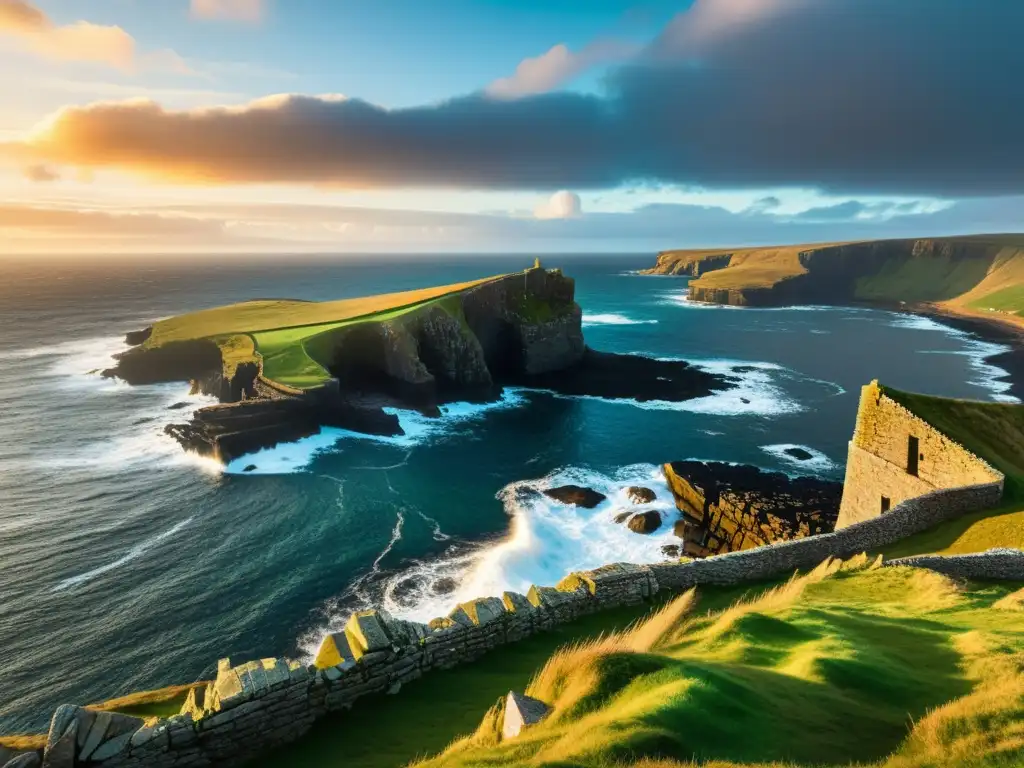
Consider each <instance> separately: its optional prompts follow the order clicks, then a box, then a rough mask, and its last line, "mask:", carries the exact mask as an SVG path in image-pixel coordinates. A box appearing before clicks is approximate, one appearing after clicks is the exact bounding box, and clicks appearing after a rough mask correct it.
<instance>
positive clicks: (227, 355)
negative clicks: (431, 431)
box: [143, 276, 501, 389]
mask: <svg viewBox="0 0 1024 768" xmlns="http://www.w3.org/2000/svg"><path fill="white" fill-rule="evenodd" d="M500 277H501V276H497V277H488V278H484V279H481V280H473V281H470V282H466V283H456V284H453V285H442V286H435V287H431V288H424V289H421V290H415V291H402V292H399V293H387V294H381V295H378V296H366V297H360V298H355V299H341V300H338V301H325V302H312V301H296V300H291V299H267V300H256V301H246V302H242V303H240V304H231V305H229V306H224V307H215V308H213V309H205V310H201V311H199V312H190V313H188V314H184V315H178V316H176V317H172V318H168V319H167V320H161V321H160V322H158V323H156V324H154V325H153V328H152V333H150V335H149V337H148V338H147V339H146V341H145V342H144V343H143V347H144V348H145V349H157V348H160V347H164V346H166V345H168V344H174V343H176V342H191V341H198V340H209V341H212V342H214V343H215V344H216V345H217V346H218V347H219V349H220V352H221V357H222V359H223V361H224V374H225V378H230V376H231V375H232V374H233V373H234V370H235V369H236V368H237V367H238V366H239V365H241V364H243V363H261V364H262V371H263V375H264V376H265V377H266V378H268V379H270V380H272V381H276V382H278V383H280V384H283V385H285V386H289V387H294V388H297V389H306V388H309V387H315V386H318V385H320V384H322V383H323V382H324V381H326V380H327V379H328V378H330V374H329V373H328V372H327V370H326V369H325V368H324V365H323V363H324V360H322V359H318V357H317V354H316V350H317V349H319V348H320V347H322V346H323V344H322V340H323V338H322V337H324V336H329V335H331V334H332V333H334V332H335V331H337V330H339V329H341V328H344V327H347V326H350V325H353V324H356V323H361V322H367V321H380V320H388V319H391V318H394V317H399V316H401V315H403V314H405V313H407V312H410V311H412V310H415V309H419V308H422V307H423V306H425V305H427V304H431V303H434V302H442V303H443V299H444V298H445V297H448V296H452V295H455V294H459V293H461V292H463V291H466V290H468V289H470V288H474V287H476V286H478V285H482V284H484V283H487V282H491V281H492V280H497V279H499V278H500ZM318 338H319V339H320V342H318Z"/></svg>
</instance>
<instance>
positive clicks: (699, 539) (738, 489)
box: [663, 461, 843, 557]
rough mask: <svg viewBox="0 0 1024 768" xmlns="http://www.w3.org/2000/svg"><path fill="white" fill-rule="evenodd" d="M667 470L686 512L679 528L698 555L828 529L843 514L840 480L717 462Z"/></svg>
mask: <svg viewBox="0 0 1024 768" xmlns="http://www.w3.org/2000/svg"><path fill="white" fill-rule="evenodd" d="M663 471H664V473H665V478H666V480H668V484H669V488H671V489H672V495H673V496H675V499H676V506H677V507H678V508H679V510H680V511H681V512H682V513H683V518H682V520H680V521H679V523H677V527H676V532H677V533H678V534H679V535H680V537H681V538H682V539H683V551H684V552H685V553H686V554H687V555H690V556H693V557H708V556H710V555H719V554H723V553H725V552H735V551H737V550H742V549H751V548H753V547H760V546H763V545H765V544H771V543H772V542H776V541H787V540H789V539H799V538H804V537H805V536H812V535H816V534H819V533H828V532H830V531H832V530H833V529H834V528H835V524H836V518H837V517H838V515H839V503H840V497H841V496H842V490H843V487H842V484H840V483H834V482H828V481H825V480H818V479H816V478H810V477H800V478H796V479H790V478H789V477H787V476H786V475H784V474H782V473H779V472H762V471H761V470H759V469H758V468H757V467H750V466H736V465H732V464H721V463H717V462H708V463H705V462H700V461H675V462H672V463H670V464H665V465H664V467H663Z"/></svg>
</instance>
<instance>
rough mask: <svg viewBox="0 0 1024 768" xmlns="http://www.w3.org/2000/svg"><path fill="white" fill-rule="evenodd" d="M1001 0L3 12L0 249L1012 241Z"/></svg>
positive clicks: (140, 5) (1023, 152)
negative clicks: (969, 236) (1004, 236)
mask: <svg viewBox="0 0 1024 768" xmlns="http://www.w3.org/2000/svg"><path fill="white" fill-rule="evenodd" d="M1022 39H1024V3H1018V2H1013V1H1011V0H695V2H692V3H688V2H686V1H685V0H675V2H667V1H663V0H648V1H645V0H334V1H329V0H31V1H30V0H0V254H16V253H39V254H45V253H54V254H57V253H69V252H70V253H75V252H81V253H114V252H120V253H124V252H139V253H149V252H164V253H187V252H193V253H214V252H222V251H223V252H257V251H260V252H298V251H326V252H378V251H385V252H386V251H439V252H495V251H516V252H533V251H536V252H556V251H571V252H589V251H598V250H599V251H621V252H625V251H654V250H659V249H664V248H670V247H686V246H704V245H739V244H752V243H782V242H797V241H821V240H836V239H855V238H861V237H881V236H915V235H930V234H934V235H938V234H956V233H968V232H993V231H1021V230H1024V130H1022V128H1021V125H1022V117H1024V45H1021V42H1020V41H1021V40H1022Z"/></svg>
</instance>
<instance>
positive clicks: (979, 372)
mask: <svg viewBox="0 0 1024 768" xmlns="http://www.w3.org/2000/svg"><path fill="white" fill-rule="evenodd" d="M890 325H892V327H894V328H906V329H907V330H913V331H932V332H937V333H944V334H946V335H947V336H951V337H953V338H956V339H958V340H960V341H961V342H962V343H963V344H964V346H965V349H960V350H940V349H921V350H918V354H922V355H959V356H961V357H966V358H967V361H968V364H969V365H970V367H971V370H972V371H973V372H974V374H975V377H976V378H974V379H973V380H972V381H971V382H970V383H971V384H974V385H975V386H978V387H982V388H984V389H987V390H988V391H989V392H990V393H991V397H992V399H993V400H995V401H997V402H1002V403H1019V402H1020V400H1018V399H1017V398H1016V397H1014V396H1013V395H1010V394H1008V392H1009V391H1010V389H1012V388H1013V382H1012V381H1010V380H1009V376H1010V374H1009V373H1008V372H1007V371H1005V370H1003V369H1002V368H1000V367H998V366H996V365H992V364H991V363H989V362H988V358H990V357H994V356H996V355H1000V354H1003V353H1004V352H1009V351H1010V347H1008V346H1007V345H1005V344H997V343H995V342H991V341H983V340H981V339H979V338H977V337H976V336H975V335H974V334H972V333H969V332H967V331H962V330H960V329H959V328H953V327H951V326H948V325H945V324H943V323H941V322H939V321H937V320H933V319H932V318H930V317H927V316H925V315H909V314H898V315H896V316H895V317H894V319H893V320H892V322H891V323H890Z"/></svg>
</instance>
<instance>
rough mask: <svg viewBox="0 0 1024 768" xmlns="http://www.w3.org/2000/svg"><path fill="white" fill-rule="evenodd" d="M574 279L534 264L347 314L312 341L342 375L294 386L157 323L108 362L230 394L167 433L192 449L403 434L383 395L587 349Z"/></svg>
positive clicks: (121, 372)
mask: <svg viewBox="0 0 1024 768" xmlns="http://www.w3.org/2000/svg"><path fill="white" fill-rule="evenodd" d="M574 289H575V286H574V283H573V281H572V280H571V279H570V278H567V277H565V276H564V275H562V274H561V272H559V271H557V270H552V271H550V272H549V271H545V270H543V269H539V268H538V269H531V270H527V271H526V272H525V273H520V274H516V275H510V276H507V277H505V278H500V279H497V280H494V281H490V282H488V283H484V284H482V285H479V286H476V287H474V288H471V289H468V290H465V291H462V292H460V293H456V294H453V295H450V296H447V297H443V298H441V299H438V300H436V301H429V302H426V303H424V304H423V305H422V306H419V307H415V308H412V309H410V310H409V311H407V312H404V313H399V314H397V315H394V316H392V317H390V318H389V319H386V320H380V321H375V320H372V319H369V320H366V321H364V322H356V323H352V324H349V325H342V326H340V327H339V328H338V329H337V330H336V331H334V332H331V333H327V334H324V335H322V336H318V337H317V338H315V339H313V340H311V342H310V343H309V345H308V350H309V352H310V353H311V354H312V355H313V356H314V357H315V359H317V360H318V361H320V362H321V364H322V365H323V366H324V367H325V368H326V369H327V370H329V371H330V373H331V375H332V376H333V377H334V379H333V380H330V381H329V382H328V383H327V384H326V385H324V386H320V387H316V388H312V389H307V390H296V389H293V388H291V387H285V386H282V385H280V384H276V383H275V382H273V381H269V380H267V379H266V378H264V377H263V374H262V365H261V363H260V358H259V357H258V355H256V354H255V351H254V350H253V349H252V347H251V341H250V340H249V339H246V341H249V342H250V347H249V350H250V352H252V353H253V357H252V359H253V360H255V362H247V361H245V362H235V361H229V359H228V356H229V355H231V354H232V352H231V350H230V348H229V347H230V345H226V344H224V342H223V340H221V341H220V343H219V344H218V342H216V341H214V340H211V339H197V340H189V341H174V342H169V343H166V344H163V345H160V346H155V347H154V346H150V345H146V341H147V340H148V339H149V338H150V333H151V329H146V330H144V331H137V332H133V333H131V334H129V335H128V337H127V341H128V343H130V344H134V345H136V346H135V347H134V348H133V349H131V350H129V351H128V352H126V353H124V354H122V355H121V356H120V357H119V358H118V361H117V365H116V366H115V367H114V368H112V369H110V370H108V371H106V372H105V375H107V376H117V377H119V378H122V379H124V380H126V381H128V382H129V383H132V384H150V383H157V382H166V381H190V382H191V383H192V390H193V392H202V393H204V394H208V395H213V396H215V397H217V398H219V399H220V400H221V402H222V403H223V404H222V405H218V406H213V407H210V408H203V409H201V410H199V411H198V412H197V413H196V414H195V416H194V418H193V419H192V421H191V422H189V423H187V424H174V425H171V426H169V427H168V428H167V432H168V434H170V435H171V436H173V437H174V438H175V439H177V440H178V441H179V442H180V443H181V444H182V445H183V446H184V447H185V448H186V449H187V450H192V451H195V452H197V453H200V454H202V455H207V456H212V457H214V458H217V459H219V460H221V461H224V462H229V461H231V460H232V459H235V458H237V457H239V456H241V455H244V454H246V453H251V452H253V451H256V450H259V449H261V448H267V447H271V446H273V445H276V444H277V443H280V442H287V441H292V440H297V439H300V438H302V437H306V436H308V435H311V434H314V433H315V432H317V431H318V430H319V429H320V427H321V426H338V427H343V428H346V429H352V430H356V431H360V432H367V433H372V434H385V435H388V434H399V433H401V428H400V427H399V425H398V420H397V418H396V417H394V416H391V415H388V414H387V413H385V411H384V410H383V408H384V407H386V406H395V407H403V408H415V409H419V410H421V411H423V412H424V413H428V414H436V413H437V412H438V405H439V404H441V403H444V402H448V401H452V400H471V401H487V400H494V399H497V398H498V397H499V396H500V393H501V384H502V383H504V382H507V381H509V380H511V379H518V378H521V377H523V376H530V375H538V374H543V373H550V372H552V371H559V370H563V369H566V368H571V367H573V366H576V365H578V364H579V363H580V362H581V361H582V359H583V356H584V351H585V345H584V342H583V331H582V326H581V319H582V310H581V309H580V307H579V306H578V305H577V304H576V303H575V300H574V292H575V290H574Z"/></svg>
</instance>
